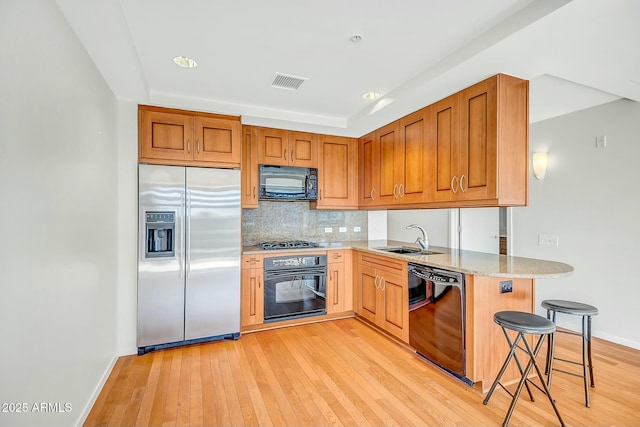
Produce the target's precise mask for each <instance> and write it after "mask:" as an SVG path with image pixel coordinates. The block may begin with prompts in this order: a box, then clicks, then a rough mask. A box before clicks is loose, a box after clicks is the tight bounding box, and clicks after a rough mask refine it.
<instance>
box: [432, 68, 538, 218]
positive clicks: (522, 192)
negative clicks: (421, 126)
mask: <svg viewBox="0 0 640 427" xmlns="http://www.w3.org/2000/svg"><path fill="white" fill-rule="evenodd" d="M528 106H529V82H528V81H526V80H521V79H518V78H516V77H512V76H508V75H504V74H498V75H496V76H494V77H491V78H489V79H486V80H484V81H482V82H480V83H477V84H475V85H473V86H471V87H469V88H467V89H465V90H463V91H461V92H458V93H457V94H454V95H452V96H450V97H448V98H445V99H443V100H441V101H439V102H437V103H435V104H434V105H432V106H431V111H432V117H433V120H432V122H431V140H432V142H433V143H432V145H431V149H430V150H431V151H430V152H429V155H428V157H429V159H430V168H431V169H433V170H434V187H433V195H432V196H431V197H430V198H428V199H427V201H435V202H442V201H452V202H455V204H454V206H522V205H526V204H527V172H528V167H527V159H528V157H527V153H528V146H529V139H528V115H529V113H528V110H529V108H528Z"/></svg>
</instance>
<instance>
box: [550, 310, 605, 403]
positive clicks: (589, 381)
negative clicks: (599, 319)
mask: <svg viewBox="0 0 640 427" xmlns="http://www.w3.org/2000/svg"><path fill="white" fill-rule="evenodd" d="M542 308H546V309H547V319H551V321H552V322H553V323H554V324H555V323H556V313H564V314H572V315H575V316H582V333H578V332H573V331H557V332H559V333H562V334H569V335H577V336H581V337H582V363H580V362H576V361H574V360H567V359H562V358H559V357H555V347H556V344H555V343H556V337H555V335H553V336H550V337H549V345H548V346H547V363H546V367H545V374H547V386H549V387H551V374H552V373H553V371H558V372H562V373H565V374H569V375H573V376H576V377H580V376H581V377H582V379H583V381H584V403H585V405H586V406H587V407H591V400H590V398H589V385H591V387H595V382H594V380H593V362H592V360H591V316H595V315H597V314H598V309H597V308H596V307H594V306H592V305H589V304H583V303H581V302H574V301H565V300H557V299H551V300H544V301H542ZM554 360H560V361H562V362H566V363H572V364H574V365H582V375H580V374H576V373H575V372H569V371H565V370H562V369H558V368H554V367H553V361H554ZM587 368H588V371H587Z"/></svg>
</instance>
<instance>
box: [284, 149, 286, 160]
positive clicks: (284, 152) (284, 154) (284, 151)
mask: <svg viewBox="0 0 640 427" xmlns="http://www.w3.org/2000/svg"><path fill="white" fill-rule="evenodd" d="M284 159H285V160H287V150H284Z"/></svg>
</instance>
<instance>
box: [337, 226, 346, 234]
mask: <svg viewBox="0 0 640 427" xmlns="http://www.w3.org/2000/svg"><path fill="white" fill-rule="evenodd" d="M338 231H339V232H340V233H346V232H347V227H340V228H339V229H338Z"/></svg>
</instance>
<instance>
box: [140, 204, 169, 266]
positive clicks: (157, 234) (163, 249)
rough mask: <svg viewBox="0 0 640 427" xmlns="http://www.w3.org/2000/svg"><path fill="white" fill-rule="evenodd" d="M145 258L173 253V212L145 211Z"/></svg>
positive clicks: (160, 256)
mask: <svg viewBox="0 0 640 427" xmlns="http://www.w3.org/2000/svg"><path fill="white" fill-rule="evenodd" d="M145 229H146V241H147V244H146V249H145V258H166V257H173V256H174V255H175V246H174V235H175V229H176V221H175V213H174V212H170V211H169V212H167V211H163V212H159V211H154V212H147V213H146V221H145Z"/></svg>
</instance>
